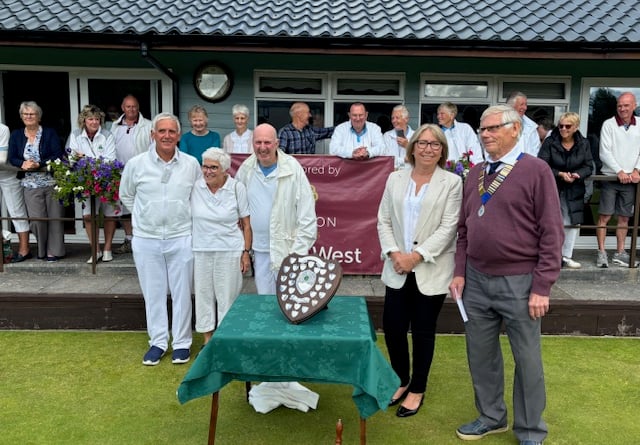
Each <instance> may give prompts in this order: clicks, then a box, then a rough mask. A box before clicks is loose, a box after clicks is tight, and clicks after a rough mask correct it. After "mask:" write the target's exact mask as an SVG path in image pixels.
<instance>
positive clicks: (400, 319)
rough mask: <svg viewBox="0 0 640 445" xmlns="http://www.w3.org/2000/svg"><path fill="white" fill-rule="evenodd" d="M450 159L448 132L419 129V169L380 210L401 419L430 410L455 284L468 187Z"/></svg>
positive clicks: (386, 320)
mask: <svg viewBox="0 0 640 445" xmlns="http://www.w3.org/2000/svg"><path fill="white" fill-rule="evenodd" d="M447 154H448V145H447V138H446V137H445V135H444V133H443V132H442V130H441V129H440V127H438V126H437V125H434V124H425V125H422V126H421V127H420V128H418V129H417V130H416V131H415V133H414V134H413V136H411V139H410V140H409V143H408V145H407V148H406V158H407V160H408V162H409V164H410V165H411V168H410V169H404V170H398V171H395V172H393V173H391V175H390V176H389V178H388V180H387V184H386V186H385V190H384V194H383V196H382V201H381V202H380V208H379V210H378V236H379V238H380V245H381V247H382V258H383V260H384V267H383V270H382V281H383V282H384V284H385V299H384V313H383V329H384V336H385V341H386V344H387V349H388V350H389V358H390V360H391V366H392V367H393V369H394V371H395V372H396V374H398V376H399V377H400V387H399V388H398V389H397V391H396V392H395V394H394V395H393V398H392V399H391V401H390V403H389V406H393V405H396V404H398V403H400V402H402V404H401V405H400V406H399V407H398V410H397V411H396V415H397V416H398V417H409V416H413V415H414V414H416V413H417V412H418V410H419V409H420V406H422V403H423V400H424V392H425V390H426V387H427V379H428V376H429V370H430V368H431V362H432V360H433V353H434V348H435V334H436V322H437V320H438V315H439V313H440V309H441V308H442V304H443V303H444V299H445V297H446V295H447V292H448V286H449V283H450V282H451V279H452V277H453V268H454V252H455V237H456V229H457V224H458V215H459V212H460V203H461V200H462V180H461V179H460V177H459V176H457V175H455V174H453V173H450V172H448V171H446V170H444V166H445V163H446V160H447ZM409 331H411V338H412V343H413V360H411V359H410V357H409V345H408V342H407V334H408V333H409ZM411 362H412V363H413V365H412V367H410V363H411Z"/></svg>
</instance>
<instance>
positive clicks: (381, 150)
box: [329, 121, 386, 158]
mask: <svg viewBox="0 0 640 445" xmlns="http://www.w3.org/2000/svg"><path fill="white" fill-rule="evenodd" d="M365 129H366V132H365V133H364V134H362V135H360V136H358V135H357V134H356V132H355V131H354V130H353V128H352V127H351V121H347V122H343V123H341V124H340V125H338V126H337V127H336V128H335V130H334V131H333V136H331V143H330V144H329V153H330V154H332V155H334V156H340V157H341V158H352V157H353V150H355V149H356V148H358V147H366V148H367V151H368V152H369V157H370V158H375V157H376V156H384V155H385V152H386V146H385V144H384V139H383V138H382V130H381V129H380V127H379V126H378V125H377V124H374V123H373V122H366V123H365V128H364V129H363V131H364V130H365Z"/></svg>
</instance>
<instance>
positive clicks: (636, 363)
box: [0, 331, 640, 445]
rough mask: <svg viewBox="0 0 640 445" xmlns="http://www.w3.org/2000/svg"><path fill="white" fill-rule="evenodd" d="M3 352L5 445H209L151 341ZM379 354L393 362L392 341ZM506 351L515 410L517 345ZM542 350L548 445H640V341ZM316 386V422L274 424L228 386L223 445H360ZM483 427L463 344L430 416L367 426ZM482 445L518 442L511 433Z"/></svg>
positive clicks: (559, 340) (33, 343) (44, 345)
mask: <svg viewBox="0 0 640 445" xmlns="http://www.w3.org/2000/svg"><path fill="white" fill-rule="evenodd" d="M197 341H200V340H199V338H198V340H197ZM0 344H1V345H2V360H0V385H1V387H0V388H1V389H0V428H1V430H0V431H1V432H0V444H7V445H14V444H15V445H27V444H38V445H39V444H47V445H49V444H65V445H66V444H69V445H79V444H100V445H109V444H114V445H128V444H135V445H138V444H172V445H180V444H205V443H206V442H207V434H208V424H209V410H210V404H211V398H210V397H203V398H200V399H197V400H194V401H191V402H188V403H186V404H185V405H180V404H179V403H178V401H177V399H176V395H175V393H176V389H177V388H178V385H179V384H180V382H181V381H182V378H183V377H184V375H185V374H186V372H187V370H188V368H189V364H187V365H181V366H178V365H172V364H171V360H170V357H165V358H164V359H163V360H162V362H161V363H160V365H158V366H156V367H146V366H142V364H141V360H142V354H143V353H144V352H145V351H146V348H147V336H146V334H145V333H141V332H134V333H131V332H126V333H123V332H96V331H91V332H65V331H55V332H52V331H46V332H42V331H37V332H25V331H0ZM378 344H379V345H380V347H381V349H382V350H383V352H386V351H385V350H384V341H383V340H382V339H381V338H379V341H378ZM503 347H504V348H505V358H506V359H507V363H508V366H507V397H508V400H507V402H508V404H509V406H511V403H510V394H511V379H512V362H511V359H510V353H509V351H508V343H507V341H506V339H504V342H503ZM198 348H199V344H196V345H194V350H197V349H198ZM543 348H544V360H545V370H546V380H547V394H548V401H547V410H546V412H545V419H546V421H547V423H548V425H549V431H550V433H549V438H548V440H547V441H546V442H545V444H547V445H553V444H556V445H560V444H562V445H565V444H566V445H578V444H589V445H591V444H614V445H626V444H628V445H635V444H638V443H640V424H639V423H638V421H637V419H638V411H639V410H640V339H635V338H624V339H623V338H576V337H545V338H544V339H543ZM307 386H308V387H309V388H311V389H312V390H314V391H316V392H318V393H319V394H320V402H319V406H318V409H317V410H315V411H310V412H308V413H302V412H299V411H294V410H290V409H287V408H279V409H277V410H275V411H272V412H271V413H269V414H266V415H265V414H258V413H256V412H255V411H254V410H253V408H252V407H251V406H250V405H248V404H247V403H246V401H245V395H244V384H243V383H240V382H234V383H232V384H231V385H228V386H227V387H225V388H224V389H223V390H222V391H221V396H220V414H219V419H218V434H217V436H216V437H217V441H216V443H217V444H221V445H243V444H251V445H271V444H274V445H275V444H278V445H282V444H298V445H316V444H317V445H321V444H322V445H329V444H331V445H333V444H334V441H335V424H336V421H337V420H338V418H342V419H343V423H344V434H343V440H344V444H345V445H349V444H357V443H359V436H358V431H359V430H358V428H359V426H358V413H357V410H356V408H355V405H354V404H353V402H352V400H351V391H352V388H351V387H349V386H345V385H322V384H308V385H307ZM475 416H476V411H475V408H474V403H473V393H472V389H471V383H470V379H469V372H468V369H467V363H466V356H465V345H464V337H462V336H439V337H438V341H437V346H436V357H435V359H434V364H433V368H432V372H431V377H430V381H429V388H428V391H427V394H426V399H425V404H424V406H423V407H422V409H421V411H420V413H419V414H418V415H416V416H414V417H411V418H407V419H400V418H397V417H396V416H395V410H393V409H390V410H388V411H386V412H379V413H377V414H375V415H374V416H373V417H371V418H370V419H369V420H368V421H367V432H368V434H367V439H368V440H367V443H368V444H369V445H395V444H407V445H411V444H420V445H425V444H435V445H447V444H458V445H460V444H462V443H464V442H462V441H460V440H459V439H457V438H456V436H455V432H454V431H455V428H456V427H457V426H458V425H459V424H460V423H463V422H466V421H469V420H472V419H474V418H475ZM510 419H511V416H510ZM479 443H482V444H485V445H492V444H493V445H500V444H505V445H506V444H517V441H516V440H515V438H514V436H513V434H512V433H511V432H508V433H505V434H500V435H496V436H490V437H487V438H485V439H483V440H482V441H481V442H479Z"/></svg>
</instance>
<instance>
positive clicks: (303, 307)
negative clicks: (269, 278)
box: [276, 253, 342, 324]
mask: <svg viewBox="0 0 640 445" xmlns="http://www.w3.org/2000/svg"><path fill="white" fill-rule="evenodd" d="M341 280H342V267H341V266H340V263H338V262H337V261H334V260H327V259H324V258H320V257H317V256H315V255H298V254H296V253H293V254H291V255H289V256H287V257H286V258H285V259H284V260H283V261H282V265H281V266H280V271H279V272H278V283H277V285H276V294H277V296H278V304H279V305H280V309H281V310H282V313H283V314H284V316H285V317H287V319H288V320H289V321H290V322H291V323H293V324H298V323H302V322H303V321H305V320H308V319H310V318H311V317H313V316H314V315H315V314H317V313H318V312H319V311H321V310H322V309H324V308H325V307H326V306H327V304H329V301H330V300H331V299H332V298H333V296H334V295H335V294H336V291H337V290H338V287H339V286H340V281H341Z"/></svg>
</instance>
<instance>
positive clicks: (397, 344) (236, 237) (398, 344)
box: [0, 92, 640, 445]
mask: <svg viewBox="0 0 640 445" xmlns="http://www.w3.org/2000/svg"><path fill="white" fill-rule="evenodd" d="M636 107H637V104H636V98H635V96H634V95H633V94H632V93H628V92H627V93H623V94H621V95H620V96H619V98H618V99H617V113H616V115H615V116H614V117H612V118H611V119H609V120H607V121H605V123H604V125H603V127H602V133H601V138H600V150H599V154H600V160H601V161H602V172H603V173H604V174H607V175H610V176H615V177H616V178H617V181H609V182H603V183H602V184H601V198H600V207H599V213H600V215H599V220H598V224H599V225H600V226H603V227H604V226H605V225H606V224H607V222H608V221H609V219H610V218H611V216H612V215H616V216H617V230H616V241H617V249H616V252H615V253H614V254H613V257H612V262H613V263H615V264H619V265H626V266H628V265H629V254H628V253H627V252H625V250H624V245H625V237H626V234H627V229H628V219H629V217H630V216H632V214H633V210H634V209H633V203H634V194H635V187H636V186H635V184H637V183H638V182H640V173H639V171H640V125H638V124H637V122H636V117H635V116H634V110H635V109H636ZM526 109H527V98H526V95H524V94H522V93H519V92H516V93H513V94H511V95H510V96H509V97H508V100H507V104H506V105H498V106H492V107H489V108H487V109H486V110H485V111H484V112H483V113H482V116H481V118H480V127H479V129H478V131H477V133H476V132H475V131H474V130H473V129H472V128H471V127H470V126H469V125H467V124H465V123H463V122H458V121H457V120H456V116H457V114H458V111H457V107H456V106H455V105H454V104H453V103H451V102H445V103H443V104H441V105H440V106H439V107H438V110H437V121H438V123H437V124H435V123H434V124H424V125H422V126H420V127H419V128H417V129H416V130H413V129H412V128H411V127H410V126H409V111H408V109H407V108H406V107H405V106H404V105H397V106H395V107H394V108H393V111H392V114H391V123H392V125H393V129H392V130H389V131H387V132H385V133H384V134H383V133H382V131H381V129H380V127H379V126H378V125H376V124H375V123H372V122H369V121H368V112H367V110H366V106H365V105H364V104H362V103H354V104H352V105H351V107H350V110H349V120H348V121H347V122H344V123H342V124H340V125H338V126H336V127H335V128H333V127H331V128H317V127H313V126H311V124H310V118H311V117H312V115H311V112H310V109H309V106H308V105H307V104H305V103H302V102H296V103H294V104H293V105H292V106H291V109H290V116H291V123H290V124H287V125H286V126H285V127H283V128H282V129H280V131H279V132H278V131H277V130H276V128H274V127H273V126H271V125H270V124H266V123H264V124H260V125H258V126H257V127H256V128H255V129H254V130H253V131H252V130H250V129H248V122H249V109H248V108H247V107H246V106H244V105H235V106H234V107H233V109H232V116H233V121H234V124H235V130H234V131H233V132H231V133H230V134H228V135H226V136H225V137H224V139H223V140H222V142H221V138H220V135H219V134H218V133H216V132H214V131H211V130H209V123H208V114H207V111H206V109H205V108H204V107H202V106H199V105H196V106H194V107H192V108H191V109H190V110H189V113H188V118H189V123H190V125H191V130H190V131H189V132H187V133H185V134H182V131H181V125H180V121H179V119H178V118H177V117H176V116H174V115H172V114H169V113H160V114H158V115H157V116H155V117H154V118H153V121H149V120H147V119H145V118H144V117H143V116H142V114H141V113H140V106H139V103H138V101H137V99H136V98H135V97H133V96H130V95H129V96H126V97H125V98H124V99H123V102H122V105H121V110H122V115H121V116H120V117H119V118H117V119H116V120H115V121H114V122H113V123H112V125H111V126H110V129H109V130H107V129H105V125H104V123H105V122H104V121H105V113H104V112H103V111H102V110H100V109H99V108H98V107H96V106H94V105H86V106H85V107H83V109H82V110H81V112H80V114H79V116H78V120H77V124H78V126H77V128H76V129H74V130H73V131H72V132H71V134H70V135H69V138H68V140H67V143H66V145H65V146H63V145H62V144H60V140H59V138H58V136H57V134H56V133H55V131H53V130H52V129H50V128H47V127H43V126H42V125H41V124H40V121H41V118H42V109H41V108H40V107H39V106H38V105H37V104H36V103H35V102H23V103H22V104H21V105H20V109H19V113H20V118H21V119H22V122H23V124H24V127H23V128H21V129H16V130H14V131H13V132H12V133H10V134H9V131H8V129H7V128H6V126H0V149H2V148H3V147H7V162H8V163H9V164H11V165H13V166H14V167H16V168H17V169H18V172H17V175H16V174H15V173H13V172H8V171H1V172H0V185H1V186H2V194H3V196H4V198H5V201H6V203H7V207H8V209H9V213H10V215H11V216H12V217H13V218H15V219H14V221H13V223H14V226H15V229H16V232H17V233H18V240H19V245H18V252H17V253H15V254H14V261H16V262H21V261H25V260H28V259H30V258H31V257H32V254H31V252H30V250H29V244H28V239H29V238H28V237H29V231H30V232H31V233H33V234H34V236H35V238H36V241H37V257H38V258H40V259H45V260H47V261H57V260H59V259H61V258H63V257H64V256H65V246H64V232H63V227H62V222H61V221H60V220H59V218H61V217H62V215H63V207H62V205H61V204H60V202H59V200H58V199H57V198H56V196H55V193H54V186H55V182H54V180H53V178H52V176H51V174H50V173H49V172H47V171H46V170H45V169H43V166H45V165H46V163H47V161H53V160H56V159H61V158H64V157H68V156H72V157H74V158H76V159H78V158H82V157H91V158H99V157H101V158H103V159H107V160H113V159H118V160H119V161H121V162H122V163H123V164H124V169H123V172H122V180H121V184H120V190H119V196H120V201H121V202H120V203H118V204H115V205H112V204H106V203H100V204H99V207H100V208H99V209H95V211H96V212H102V213H103V214H104V216H106V217H107V219H105V221H104V244H103V247H102V248H101V249H98V251H97V252H96V255H93V256H92V257H91V258H90V259H89V261H88V262H89V263H91V262H92V261H98V260H102V261H111V260H112V259H113V257H112V253H127V252H132V253H133V258H134V262H135V265H136V269H137V272H138V279H139V282H140V287H141V289H142V293H143V297H144V301H145V311H146V320H147V331H148V335H149V349H148V350H147V351H146V353H145V354H144V356H143V360H142V362H143V364H144V365H148V366H154V365H157V364H159V363H160V361H161V358H162V357H163V356H164V355H165V353H166V352H167V351H168V350H169V348H170V347H171V350H172V362H173V363H175V364H181V363H186V362H188V361H189V360H190V358H191V346H192V329H191V319H192V311H193V308H192V300H191V295H192V291H195V314H196V317H195V319H196V326H195V330H196V332H199V333H202V334H203V340H204V343H205V344H206V343H207V342H208V341H209V340H210V339H211V338H212V336H213V335H214V333H215V330H216V328H217V326H218V325H219V323H220V321H221V320H222V319H223V318H224V317H225V315H226V313H227V312H228V311H229V309H230V307H231V305H232V304H233V302H234V301H235V299H236V297H237V296H238V294H239V293H240V289H241V287H242V279H243V275H244V274H246V273H247V272H249V271H250V269H251V268H252V267H253V271H254V275H255V284H256V289H257V292H258V293H259V294H267V295H271V294H276V279H277V272H278V269H279V268H280V265H281V263H282V261H283V260H284V258H286V256H287V255H289V254H293V253H297V254H301V255H304V254H307V253H308V252H309V250H310V248H311V247H312V245H313V244H314V243H315V241H316V238H317V224H316V213H315V200H314V196H313V191H312V187H311V185H310V183H309V181H308V179H307V177H306V175H305V173H304V170H303V169H302V167H301V165H300V163H299V162H298V160H296V158H295V157H293V156H291V154H310V153H315V145H316V142H317V141H319V140H322V139H330V144H329V150H330V153H331V154H333V155H337V156H340V157H343V158H348V159H353V160H356V161H364V160H366V159H369V158H373V157H376V156H392V157H393V158H394V165H395V167H396V170H395V171H394V172H393V173H392V174H391V175H390V176H389V177H388V179H387V183H386V186H385V189H384V193H383V196H382V199H381V202H380V205H379V209H378V224H377V229H378V234H379V241H380V246H381V255H382V260H383V272H382V276H381V278H382V281H383V282H384V284H385V301H384V315H383V328H384V335H385V341H386V344H387V348H388V351H389V357H390V362H391V365H392V367H393V369H394V371H395V372H396V373H397V374H398V376H399V377H400V386H399V387H398V388H397V390H396V392H395V394H393V396H392V398H391V400H390V401H389V406H394V405H399V406H398V408H397V411H396V415H397V416H398V417H410V416H413V415H415V414H417V413H418V412H419V410H420V407H421V406H422V405H423V403H424V394H425V391H426V390H427V382H428V376H429V371H430V368H431V364H432V360H433V356H434V349H435V342H436V335H435V333H436V324H437V319H438V316H439V313H440V310H441V308H442V305H443V303H444V300H445V298H446V295H447V294H450V295H451V297H452V298H453V299H455V300H459V301H462V302H463V305H464V307H465V308H466V313H467V315H468V321H466V323H465V330H466V340H467V358H468V363H469V369H470V372H471V377H472V383H473V389H474V393H475V402H476V408H477V410H478V412H479V416H478V418H476V419H475V420H473V421H471V422H469V423H467V424H464V425H462V426H460V427H459V428H458V429H457V430H456V434H457V435H458V437H460V438H461V439H463V440H476V439H479V438H482V437H484V436H486V435H488V434H495V433H500V432H504V431H507V429H508V424H507V408H506V405H505V402H504V395H503V394H504V371H503V360H502V352H501V348H500V342H499V334H500V331H501V327H502V326H503V325H504V327H505V329H506V333H507V336H508V337H509V341H510V346H511V349H512V352H513V356H514V361H515V378H514V389H513V410H514V420H513V430H514V433H515V435H516V436H517V438H518V440H519V441H520V444H521V445H536V444H541V443H542V442H543V440H544V439H545V438H546V435H547V426H546V424H545V422H544V420H543V419H542V413H543V411H544V407H545V385H544V373H543V366H542V358H541V351H540V326H541V318H542V317H543V316H544V315H545V314H546V313H547V311H548V310H549V294H550V290H551V286H552V285H553V283H554V282H555V281H556V279H557V278H558V276H559V273H560V268H561V267H563V266H564V267H569V268H579V267H580V264H579V263H578V262H576V261H575V260H574V259H573V255H572V253H573V248H574V244H575V240H576V236H577V233H578V227H579V225H580V224H582V223H583V221H584V215H583V205H584V196H585V193H586V182H585V180H586V179H588V178H589V177H590V176H591V175H592V174H593V173H594V165H595V162H594V159H593V157H592V147H591V146H590V144H589V141H588V140H587V139H586V138H585V137H584V136H582V134H581V133H580V131H579V126H580V116H579V115H578V114H576V113H572V112H567V113H563V114H562V115H561V116H560V118H559V120H558V124H557V126H555V127H553V128H547V127H548V123H545V125H546V126H544V127H543V126H542V124H540V125H537V124H535V123H534V122H533V121H532V120H531V119H529V118H528V117H527V116H526V114H525V112H526ZM540 127H542V129H541V128H540ZM1 152H2V150H0V153H1ZM230 153H247V154H249V156H248V157H247V158H246V159H245V160H244V161H243V163H242V164H241V166H240V167H239V169H238V171H237V173H236V175H235V177H232V176H231V175H230V174H229V168H230V166H231V158H230ZM464 153H473V157H471V160H472V162H474V163H475V164H476V165H475V166H474V167H473V168H471V170H470V171H469V172H468V175H467V176H466V178H465V179H464V180H465V181H466V184H467V186H465V187H464V188H463V179H462V178H461V177H460V176H459V175H457V174H455V173H453V172H451V171H447V169H446V168H445V166H446V162H447V160H452V159H454V160H455V159H459V158H460V157H461V156H462V155H463V154H464ZM91 210H92V209H90V208H89V206H86V207H85V209H84V210H83V215H84V216H85V227H86V230H87V234H88V236H89V239H90V240H92V241H93V238H94V236H95V231H94V228H93V227H92V225H91V220H90V219H89V218H88V215H90V214H91V213H92V212H91ZM116 215H119V219H120V222H121V224H122V227H123V228H124V232H125V239H124V242H123V244H122V245H121V246H119V247H118V248H117V249H113V248H112V243H113V237H114V233H115V228H116V219H115V218H114V217H115V216H116ZM123 216H124V217H123ZM27 218H28V219H29V222H27ZM605 234H606V229H604V228H599V229H598V231H597V240H598V255H597V260H596V262H597V265H598V266H599V267H607V266H608V256H607V254H606V251H605V249H604V241H605ZM167 292H168V293H169V294H170V296H171V301H172V305H171V314H169V311H168V309H167V304H166V299H167ZM169 316H171V323H169ZM409 333H410V334H411V348H410V347H409V343H408V338H407V336H408V334H409Z"/></svg>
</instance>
